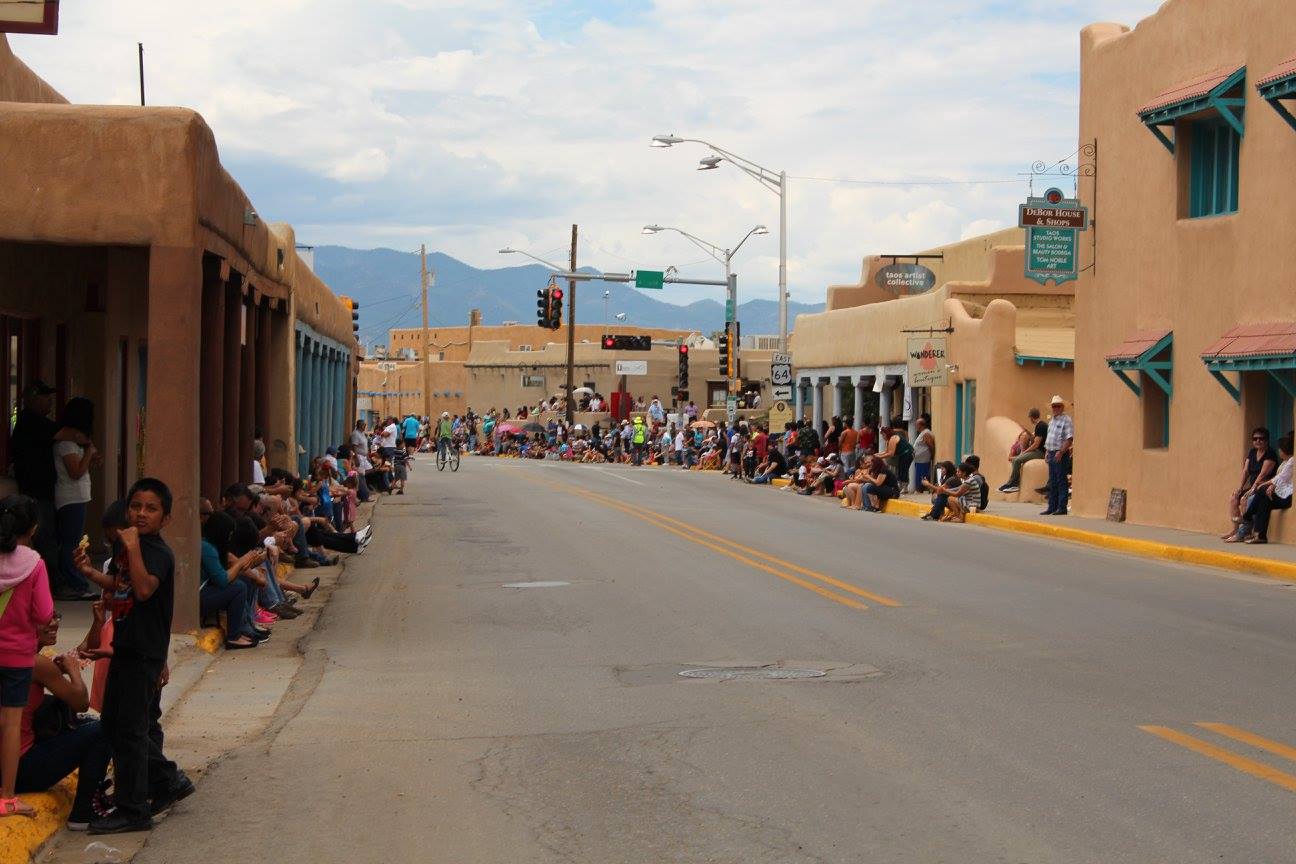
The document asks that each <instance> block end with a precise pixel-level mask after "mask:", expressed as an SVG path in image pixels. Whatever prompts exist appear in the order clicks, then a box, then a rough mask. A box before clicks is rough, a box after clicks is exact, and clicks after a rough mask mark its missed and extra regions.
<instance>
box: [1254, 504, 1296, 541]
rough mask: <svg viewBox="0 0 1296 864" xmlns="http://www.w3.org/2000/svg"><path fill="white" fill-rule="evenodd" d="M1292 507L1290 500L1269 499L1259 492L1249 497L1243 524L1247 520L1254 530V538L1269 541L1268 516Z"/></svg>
mask: <svg viewBox="0 0 1296 864" xmlns="http://www.w3.org/2000/svg"><path fill="white" fill-rule="evenodd" d="M1291 506H1292V499H1291V498H1276V497H1275V498H1270V497H1269V496H1268V495H1267V494H1265V493H1264V492H1259V493H1257V494H1255V495H1252V496H1251V503H1250V505H1249V506H1248V507H1247V510H1246V516H1245V517H1244V518H1243V520H1242V521H1243V524H1245V523H1246V522H1247V521H1248V520H1249V521H1250V522H1251V524H1252V525H1253V527H1254V528H1255V533H1256V537H1258V538H1259V539H1261V540H1268V539H1269V516H1270V514H1272V513H1273V511H1275V510H1287V509H1289V508H1290V507H1291Z"/></svg>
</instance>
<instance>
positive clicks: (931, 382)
mask: <svg viewBox="0 0 1296 864" xmlns="http://www.w3.org/2000/svg"><path fill="white" fill-rule="evenodd" d="M907 342H908V344H907V346H906V350H905V355H906V359H907V361H908V366H909V386H910V387H945V386H946V385H948V384H949V344H948V340H947V338H946V337H944V336H917V337H914V336H911V337H909V339H908V340H907Z"/></svg>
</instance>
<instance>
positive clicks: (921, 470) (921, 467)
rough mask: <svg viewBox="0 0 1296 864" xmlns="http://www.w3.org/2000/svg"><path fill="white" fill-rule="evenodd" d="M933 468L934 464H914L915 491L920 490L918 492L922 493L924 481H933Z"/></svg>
mask: <svg viewBox="0 0 1296 864" xmlns="http://www.w3.org/2000/svg"><path fill="white" fill-rule="evenodd" d="M931 467H932V463H930V462H915V463H913V469H914V489H916V490H918V491H920V492H921V491H922V488H923V481H924V480H930V479H931Z"/></svg>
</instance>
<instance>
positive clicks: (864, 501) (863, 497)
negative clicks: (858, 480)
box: [860, 483, 896, 513]
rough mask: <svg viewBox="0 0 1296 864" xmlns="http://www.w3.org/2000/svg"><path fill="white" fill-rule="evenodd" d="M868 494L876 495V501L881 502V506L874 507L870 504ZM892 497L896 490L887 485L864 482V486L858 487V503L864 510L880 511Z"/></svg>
mask: <svg viewBox="0 0 1296 864" xmlns="http://www.w3.org/2000/svg"><path fill="white" fill-rule="evenodd" d="M870 495H875V496H877V499H878V501H880V502H882V506H881V507H874V506H873V505H872V504H870V503H869V499H868V496H870ZM894 497H896V490H894V489H892V488H890V487H889V486H878V485H877V484H876V483H865V484H864V487H863V488H862V489H860V504H861V505H862V508H863V509H864V510H872V511H876V512H879V513H880V512H882V511H883V510H885V509H886V502H887V501H888V500H889V499H891V498H894Z"/></svg>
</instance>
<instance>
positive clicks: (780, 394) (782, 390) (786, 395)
mask: <svg viewBox="0 0 1296 864" xmlns="http://www.w3.org/2000/svg"><path fill="white" fill-rule="evenodd" d="M770 395H771V396H773V397H774V398H775V399H791V398H792V388H791V387H771V388H770Z"/></svg>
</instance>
